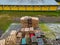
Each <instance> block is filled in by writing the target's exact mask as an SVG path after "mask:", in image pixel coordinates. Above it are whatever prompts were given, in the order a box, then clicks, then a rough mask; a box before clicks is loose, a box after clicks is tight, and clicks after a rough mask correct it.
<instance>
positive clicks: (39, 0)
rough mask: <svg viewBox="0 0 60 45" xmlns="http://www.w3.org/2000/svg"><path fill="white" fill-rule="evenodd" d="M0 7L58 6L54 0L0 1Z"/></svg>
mask: <svg viewBox="0 0 60 45" xmlns="http://www.w3.org/2000/svg"><path fill="white" fill-rule="evenodd" d="M0 5H58V3H57V2H56V1H55V0H0Z"/></svg>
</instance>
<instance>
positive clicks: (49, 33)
mask: <svg viewBox="0 0 60 45" xmlns="http://www.w3.org/2000/svg"><path fill="white" fill-rule="evenodd" d="M39 26H40V28H41V30H42V32H44V33H45V36H46V37H47V38H49V39H55V34H54V33H53V32H52V31H51V30H50V29H49V28H48V27H47V26H46V25H45V24H44V23H41V24H39Z"/></svg>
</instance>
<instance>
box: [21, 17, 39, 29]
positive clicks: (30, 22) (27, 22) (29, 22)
mask: <svg viewBox="0 0 60 45" xmlns="http://www.w3.org/2000/svg"><path fill="white" fill-rule="evenodd" d="M20 20H21V24H22V27H24V28H28V27H34V28H36V27H38V23H39V19H38V18H36V17H28V16H26V17H22V18H21V19H20Z"/></svg>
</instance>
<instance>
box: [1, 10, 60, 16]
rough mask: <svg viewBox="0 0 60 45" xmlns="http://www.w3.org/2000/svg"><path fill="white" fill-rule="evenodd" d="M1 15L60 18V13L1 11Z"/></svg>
mask: <svg viewBox="0 0 60 45" xmlns="http://www.w3.org/2000/svg"><path fill="white" fill-rule="evenodd" d="M0 14H8V15H10V16H19V17H21V16H39V15H44V16H60V11H52V12H51V11H49V12H48V11H44V12H43V11H40V12H39V11H37V12H36V11H0Z"/></svg>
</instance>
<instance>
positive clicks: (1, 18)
mask: <svg viewBox="0 0 60 45" xmlns="http://www.w3.org/2000/svg"><path fill="white" fill-rule="evenodd" d="M40 15H42V16H56V17H58V16H60V11H56V12H33V11H32V12H29V11H28V12H23V11H0V30H3V31H4V32H5V30H6V29H7V28H8V27H9V25H10V24H11V23H15V22H20V20H19V18H20V17H22V16H37V17H38V16H40Z"/></svg>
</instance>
